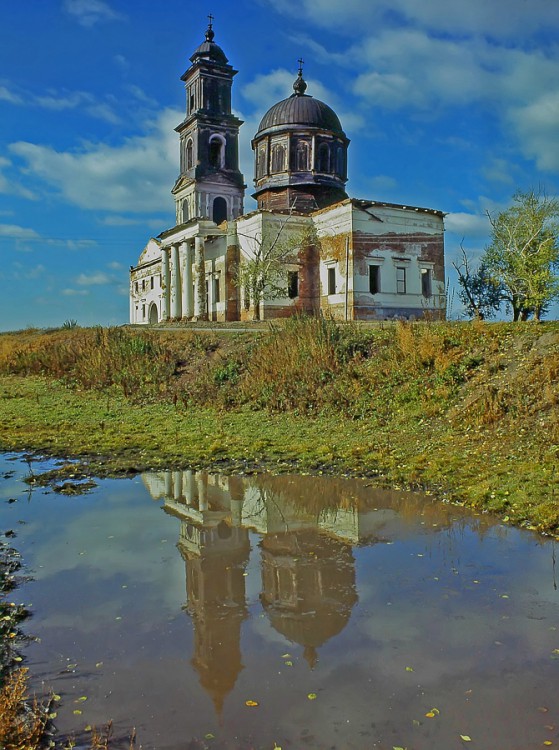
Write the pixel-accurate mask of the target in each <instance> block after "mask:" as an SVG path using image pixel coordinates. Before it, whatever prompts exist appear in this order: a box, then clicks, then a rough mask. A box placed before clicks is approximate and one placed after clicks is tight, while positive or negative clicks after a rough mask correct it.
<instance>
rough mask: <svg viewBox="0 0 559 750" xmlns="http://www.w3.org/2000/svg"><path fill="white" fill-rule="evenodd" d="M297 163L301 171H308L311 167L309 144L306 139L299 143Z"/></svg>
mask: <svg viewBox="0 0 559 750" xmlns="http://www.w3.org/2000/svg"><path fill="white" fill-rule="evenodd" d="M296 164H297V167H296V168H297V170H300V171H306V170H307V169H308V168H309V144H308V143H306V142H305V141H300V142H299V143H298V144H297V153H296Z"/></svg>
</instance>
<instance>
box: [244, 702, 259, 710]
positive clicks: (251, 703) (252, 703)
mask: <svg viewBox="0 0 559 750" xmlns="http://www.w3.org/2000/svg"><path fill="white" fill-rule="evenodd" d="M257 705H258V701H245V706H249V708H253V707H254V706H257Z"/></svg>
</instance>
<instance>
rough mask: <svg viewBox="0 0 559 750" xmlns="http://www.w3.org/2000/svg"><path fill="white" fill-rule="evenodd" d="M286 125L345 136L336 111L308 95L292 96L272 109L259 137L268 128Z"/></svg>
mask: <svg viewBox="0 0 559 750" xmlns="http://www.w3.org/2000/svg"><path fill="white" fill-rule="evenodd" d="M285 125H299V126H302V127H312V128H318V129H320V130H329V131H331V132H334V133H337V134H339V135H344V131H343V130H342V125H341V123H340V120H339V119H338V115H337V114H336V113H335V112H334V110H333V109H331V108H330V107H329V106H328V105H327V104H324V102H321V101H320V99H314V98H313V97H312V96H308V94H297V93H296V94H292V95H291V96H290V97H288V98H287V99H283V100H282V101H281V102H277V104H274V106H273V107H270V109H269V110H268V111H267V112H266V114H265V115H264V117H263V118H262V121H261V123H260V125H259V127H258V133H257V136H258V135H260V134H261V133H262V131H263V130H267V129H268V128H275V127H282V126H285Z"/></svg>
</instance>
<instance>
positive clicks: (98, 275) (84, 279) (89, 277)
mask: <svg viewBox="0 0 559 750" xmlns="http://www.w3.org/2000/svg"><path fill="white" fill-rule="evenodd" d="M112 282H113V279H112V277H111V276H109V275H108V274H106V273H104V272H103V271H97V272H95V273H90V274H86V273H80V275H79V276H78V278H77V279H76V283H77V284H79V285H80V286H103V285H105V284H111V283H112Z"/></svg>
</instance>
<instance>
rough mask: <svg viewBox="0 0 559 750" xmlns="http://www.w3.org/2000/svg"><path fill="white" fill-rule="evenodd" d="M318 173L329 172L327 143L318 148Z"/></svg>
mask: <svg viewBox="0 0 559 750" xmlns="http://www.w3.org/2000/svg"><path fill="white" fill-rule="evenodd" d="M318 171H319V172H329V171H330V148H329V146H328V144H327V143H321V144H320V146H319V147H318Z"/></svg>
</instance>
